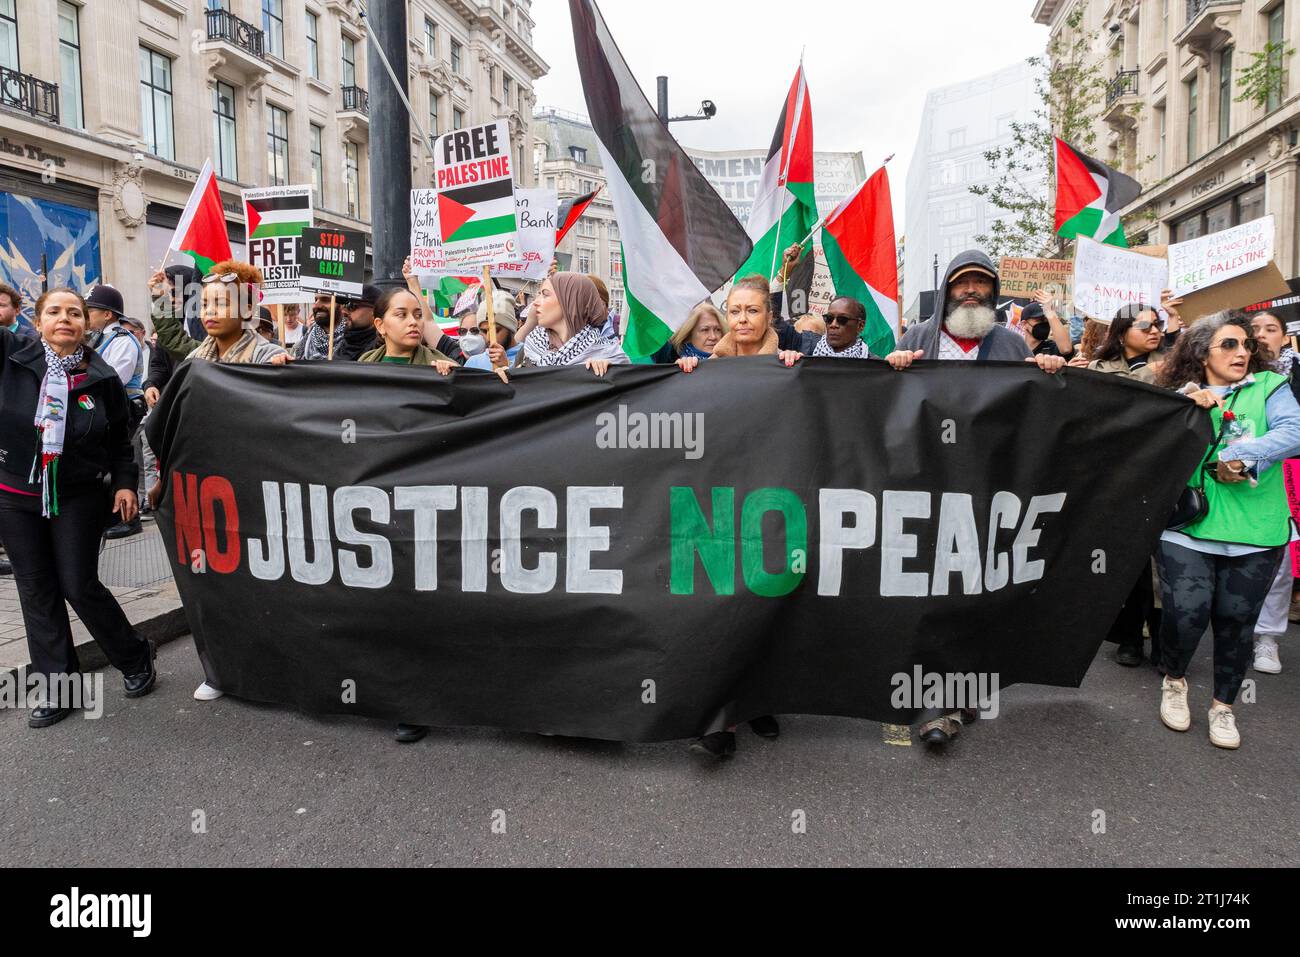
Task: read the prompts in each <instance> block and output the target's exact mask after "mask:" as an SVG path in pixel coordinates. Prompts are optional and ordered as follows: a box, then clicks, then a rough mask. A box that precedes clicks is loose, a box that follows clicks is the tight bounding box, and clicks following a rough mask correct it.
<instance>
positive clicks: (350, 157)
mask: <svg viewBox="0 0 1300 957" xmlns="http://www.w3.org/2000/svg"><path fill="white" fill-rule="evenodd" d="M343 163H344V166H345V169H344V178H345V180H346V184H347V188H348V215H349V216H351V217H352V218H353V219H360V218H361V153H360V150H358V149H357V144H356V143H353V142H352V141H351V140H346V141H344V143H343Z"/></svg>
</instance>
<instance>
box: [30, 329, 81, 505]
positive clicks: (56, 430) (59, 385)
mask: <svg viewBox="0 0 1300 957" xmlns="http://www.w3.org/2000/svg"><path fill="white" fill-rule="evenodd" d="M41 345H42V346H43V347H44V349H45V375H44V376H42V377H41V391H40V394H39V395H38V396H37V398H36V421H35V425H36V431H37V432H39V433H40V436H41V451H40V455H39V456H37V457H36V458H34V459H32V474H31V475H30V476H29V477H28V481H30V482H35V481H36V472H37V467H38V465H39V469H40V473H41V514H42V515H44V516H45V517H46V518H49V517H50V516H51V515H58V514H59V496H58V478H59V456H61V455H62V454H63V436H64V431H65V428H66V426H67V424H68V373H69V372H71V371H72V370H73V369H75V368H76V367H77V366H79V365H81V360H82V359H83V358H85V354H86V350H85V348H84V347H82V346H77V351H76V352H74V353H73V354H72V355H70V356H60V355H59V354H58V353H57V352H55V351H54V350H53V349H51V348H50V344H49V343H48V342H46V341H45V340H44V339H42V340H41Z"/></svg>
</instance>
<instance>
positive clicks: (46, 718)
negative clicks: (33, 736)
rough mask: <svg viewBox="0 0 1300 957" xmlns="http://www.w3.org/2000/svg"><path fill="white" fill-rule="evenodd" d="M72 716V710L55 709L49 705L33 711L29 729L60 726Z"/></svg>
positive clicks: (28, 721)
mask: <svg viewBox="0 0 1300 957" xmlns="http://www.w3.org/2000/svg"><path fill="white" fill-rule="evenodd" d="M70 714H72V709H71V708H54V707H51V706H49V705H41V706H40V707H39V708H33V709H32V713H31V715H29V716H28V718H27V727H29V728H48V727H49V726H50V725H52V724H58V723H59V722H60V721H62V720H63V719H64V718H66V717H67V716H68V715H70Z"/></svg>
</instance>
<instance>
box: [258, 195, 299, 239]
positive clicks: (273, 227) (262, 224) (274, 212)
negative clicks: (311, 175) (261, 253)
mask: <svg viewBox="0 0 1300 957" xmlns="http://www.w3.org/2000/svg"><path fill="white" fill-rule="evenodd" d="M291 189H292V188H291ZM272 192H280V193H287V192H289V191H288V190H286V189H285V188H283V187H281V188H279V189H277V190H262V189H255V190H253V189H246V190H244V216H245V220H246V222H247V223H248V238H249V239H267V238H277V237H280V236H295V237H296V236H301V235H302V231H303V230H304V229H309V228H311V221H312V214H311V187H310V186H305V187H302V188H301V189H300V190H298V191H296V192H294V193H292V194H290V195H280V196H272V195H266V194H267V193H272Z"/></svg>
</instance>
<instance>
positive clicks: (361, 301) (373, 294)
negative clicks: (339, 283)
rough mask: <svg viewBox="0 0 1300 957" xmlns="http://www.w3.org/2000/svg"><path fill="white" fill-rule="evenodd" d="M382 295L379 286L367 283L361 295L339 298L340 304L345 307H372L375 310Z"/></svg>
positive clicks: (362, 288)
mask: <svg viewBox="0 0 1300 957" xmlns="http://www.w3.org/2000/svg"><path fill="white" fill-rule="evenodd" d="M380 295H382V293H380V291H379V287H378V286H372V285H371V284H370V283H366V284H365V285H364V286H362V287H361V295H359V296H342V297H340V298H339V302H340V303H341V304H342V305H345V306H370V307H371V308H373V307H374V305H375V303H377V302H379V297H380Z"/></svg>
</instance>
